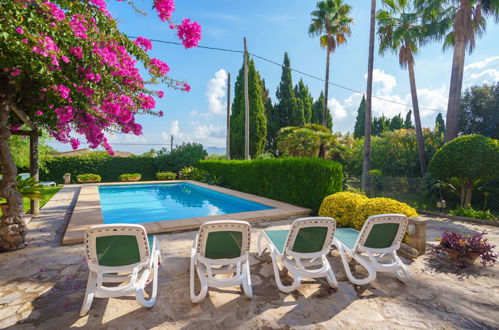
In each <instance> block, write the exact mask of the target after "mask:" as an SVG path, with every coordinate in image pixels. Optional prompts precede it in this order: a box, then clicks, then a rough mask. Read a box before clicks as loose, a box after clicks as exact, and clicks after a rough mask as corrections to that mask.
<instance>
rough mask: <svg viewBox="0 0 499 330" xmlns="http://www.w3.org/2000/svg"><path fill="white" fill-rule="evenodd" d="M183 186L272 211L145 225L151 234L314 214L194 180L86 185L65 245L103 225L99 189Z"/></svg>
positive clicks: (77, 203) (69, 227)
mask: <svg viewBox="0 0 499 330" xmlns="http://www.w3.org/2000/svg"><path fill="white" fill-rule="evenodd" d="M181 182H186V183H190V184H192V185H196V186H199V187H202V188H207V189H210V190H214V191H218V192H221V193H224V194H227V195H230V196H234V197H239V198H243V199H246V200H249V201H252V202H256V203H260V204H263V205H267V206H270V207H273V208H272V209H269V210H262V211H253V212H241V213H230V214H220V215H213V216H206V217H196V218H183V219H175V220H165V221H155V222H148V223H143V224H142V225H143V226H144V227H145V228H146V230H147V232H148V233H149V234H156V233H167V232H176V231H185V230H192V229H197V228H199V226H201V224H203V223H205V222H207V221H213V220H243V221H248V222H259V221H268V220H283V219H290V218H297V217H303V216H308V215H310V213H311V210H310V209H307V208H303V207H299V206H295V205H291V204H287V203H284V202H279V201H276V200H273V199H269V198H265V197H260V196H256V195H251V194H247V193H243V192H239V191H236V190H232V189H227V188H222V187H218V186H212V185H209V184H205V183H201V182H197V181H191V180H173V181H140V182H117V183H100V184H84V185H83V186H82V187H81V190H80V195H79V196H78V200H77V202H76V205H75V208H74V210H73V214H72V215H71V218H70V220H69V223H68V227H67V229H66V232H65V233H64V238H63V239H62V244H63V245H69V244H78V243H83V235H84V233H85V230H86V229H87V228H89V227H90V226H92V225H98V224H102V223H103V217H102V210H101V205H100V197H99V188H98V187H99V186H104V185H106V186H107V185H123V184H126V185H129V184H158V183H181Z"/></svg>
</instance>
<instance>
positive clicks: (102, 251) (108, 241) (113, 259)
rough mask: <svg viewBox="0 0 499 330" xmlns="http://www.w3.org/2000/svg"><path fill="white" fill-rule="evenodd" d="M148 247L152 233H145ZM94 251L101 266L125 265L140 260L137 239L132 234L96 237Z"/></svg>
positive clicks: (151, 244) (151, 243)
mask: <svg viewBox="0 0 499 330" xmlns="http://www.w3.org/2000/svg"><path fill="white" fill-rule="evenodd" d="M147 240H148V241H149V248H152V247H153V243H154V235H147ZM96 251H97V259H98V261H99V265H101V266H109V267H111V266H126V265H131V264H135V263H138V262H140V252H139V245H138V243H137V239H136V238H135V236H132V235H113V236H101V237H97V238H96Z"/></svg>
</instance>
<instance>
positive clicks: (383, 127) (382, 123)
mask: <svg viewBox="0 0 499 330" xmlns="http://www.w3.org/2000/svg"><path fill="white" fill-rule="evenodd" d="M389 126H390V119H389V118H386V117H385V115H383V114H382V115H381V117H374V118H373V124H372V135H376V136H379V135H381V133H383V132H386V131H388V130H389Z"/></svg>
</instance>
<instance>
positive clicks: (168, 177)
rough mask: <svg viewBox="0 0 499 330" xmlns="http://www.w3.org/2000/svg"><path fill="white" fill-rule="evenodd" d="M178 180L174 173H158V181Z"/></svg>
mask: <svg viewBox="0 0 499 330" xmlns="http://www.w3.org/2000/svg"><path fill="white" fill-rule="evenodd" d="M176 178H177V173H174V172H158V173H156V179H158V180H160V181H165V180H175V179H176Z"/></svg>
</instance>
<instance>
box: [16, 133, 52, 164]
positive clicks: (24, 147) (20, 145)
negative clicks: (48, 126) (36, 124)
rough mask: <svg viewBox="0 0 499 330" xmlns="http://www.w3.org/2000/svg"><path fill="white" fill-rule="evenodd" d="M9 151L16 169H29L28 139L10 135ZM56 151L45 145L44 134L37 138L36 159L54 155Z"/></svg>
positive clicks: (45, 138)
mask: <svg viewBox="0 0 499 330" xmlns="http://www.w3.org/2000/svg"><path fill="white" fill-rule="evenodd" d="M8 143H9V149H10V150H12V151H13V152H12V157H13V158H14V163H15V164H16V166H17V168H29V137H28V136H19V135H11V137H10V138H9V140H8ZM56 153H57V151H56V150H55V149H54V148H52V147H51V146H49V145H47V137H46V134H44V135H43V136H41V137H39V138H38V157H39V158H42V157H45V156H47V155H53V154H56Z"/></svg>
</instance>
